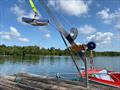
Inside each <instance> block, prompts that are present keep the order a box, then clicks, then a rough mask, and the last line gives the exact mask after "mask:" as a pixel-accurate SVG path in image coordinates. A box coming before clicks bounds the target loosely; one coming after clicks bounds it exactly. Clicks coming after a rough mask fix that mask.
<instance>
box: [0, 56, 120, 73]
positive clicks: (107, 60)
mask: <svg viewBox="0 0 120 90" xmlns="http://www.w3.org/2000/svg"><path fill="white" fill-rule="evenodd" d="M76 61H77V63H78V65H79V67H80V66H82V65H83V63H82V61H81V60H79V59H78V58H77V60H76ZM94 66H95V67H96V68H98V69H103V68H107V69H109V70H113V71H120V57H95V58H94ZM17 72H29V73H33V74H39V75H40V74H48V75H52V74H55V73H58V72H59V73H75V72H77V70H76V68H75V66H74V64H73V62H72V60H71V58H70V57H68V56H46V57H43V56H31V57H24V58H22V57H6V56H4V57H3V56H0V75H6V74H7V75H11V74H14V73H17Z"/></svg>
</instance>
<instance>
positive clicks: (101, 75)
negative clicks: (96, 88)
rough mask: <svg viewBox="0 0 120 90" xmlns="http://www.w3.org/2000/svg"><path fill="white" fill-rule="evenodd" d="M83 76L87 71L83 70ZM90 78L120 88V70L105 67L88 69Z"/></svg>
mask: <svg viewBox="0 0 120 90" xmlns="http://www.w3.org/2000/svg"><path fill="white" fill-rule="evenodd" d="M81 74H82V77H84V76H85V71H84V70H82V71H81ZM88 76H89V80H90V81H93V82H96V83H99V84H104V85H108V86H112V87H118V88H120V72H112V71H107V70H105V69H103V70H98V69H88Z"/></svg>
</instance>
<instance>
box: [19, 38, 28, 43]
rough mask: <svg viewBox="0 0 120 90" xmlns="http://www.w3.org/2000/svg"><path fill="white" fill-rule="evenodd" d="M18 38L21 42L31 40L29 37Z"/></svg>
mask: <svg viewBox="0 0 120 90" xmlns="http://www.w3.org/2000/svg"><path fill="white" fill-rule="evenodd" d="M18 40H19V41H21V42H29V39H27V38H18Z"/></svg>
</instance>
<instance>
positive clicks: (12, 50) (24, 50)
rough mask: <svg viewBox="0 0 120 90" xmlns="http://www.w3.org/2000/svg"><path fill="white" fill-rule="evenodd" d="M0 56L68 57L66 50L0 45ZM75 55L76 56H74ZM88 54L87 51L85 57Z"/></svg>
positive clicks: (118, 54) (102, 54)
mask: <svg viewBox="0 0 120 90" xmlns="http://www.w3.org/2000/svg"><path fill="white" fill-rule="evenodd" d="M93 53H94V56H120V52H95V51H93ZM0 55H14V56H27V55H57V56H61V55H64V56H65V55H70V54H69V52H68V50H67V49H65V50H61V49H55V48H54V47H51V48H48V49H45V48H40V47H38V46H6V45H0ZM74 55H76V54H74ZM89 55H90V52H89V51H87V56H89Z"/></svg>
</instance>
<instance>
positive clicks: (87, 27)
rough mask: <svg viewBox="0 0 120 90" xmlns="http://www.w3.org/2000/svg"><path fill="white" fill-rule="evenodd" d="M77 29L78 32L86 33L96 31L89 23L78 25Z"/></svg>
mask: <svg viewBox="0 0 120 90" xmlns="http://www.w3.org/2000/svg"><path fill="white" fill-rule="evenodd" d="M78 30H79V33H83V34H86V35H89V34H91V33H94V32H96V28H94V27H92V26H90V25H84V26H83V27H80V28H79V29H78Z"/></svg>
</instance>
